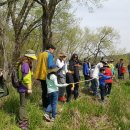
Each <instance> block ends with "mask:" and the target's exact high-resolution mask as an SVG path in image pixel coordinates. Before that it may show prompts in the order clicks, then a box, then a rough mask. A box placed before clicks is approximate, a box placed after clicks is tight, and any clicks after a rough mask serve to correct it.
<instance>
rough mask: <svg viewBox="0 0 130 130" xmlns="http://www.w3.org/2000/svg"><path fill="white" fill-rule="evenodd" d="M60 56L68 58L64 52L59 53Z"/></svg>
mask: <svg viewBox="0 0 130 130" xmlns="http://www.w3.org/2000/svg"><path fill="white" fill-rule="evenodd" d="M58 56H59V57H66V54H65V53H64V52H59V54H58Z"/></svg>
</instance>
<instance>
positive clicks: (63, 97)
mask: <svg viewBox="0 0 130 130" xmlns="http://www.w3.org/2000/svg"><path fill="white" fill-rule="evenodd" d="M58 101H60V102H66V98H65V96H61V97H59V99H58Z"/></svg>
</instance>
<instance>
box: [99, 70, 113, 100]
mask: <svg viewBox="0 0 130 130" xmlns="http://www.w3.org/2000/svg"><path fill="white" fill-rule="evenodd" d="M104 73H105V68H100V74H99V88H100V94H101V100H102V101H104V96H105V85H106V84H105V80H107V79H110V78H111V76H106V75H104Z"/></svg>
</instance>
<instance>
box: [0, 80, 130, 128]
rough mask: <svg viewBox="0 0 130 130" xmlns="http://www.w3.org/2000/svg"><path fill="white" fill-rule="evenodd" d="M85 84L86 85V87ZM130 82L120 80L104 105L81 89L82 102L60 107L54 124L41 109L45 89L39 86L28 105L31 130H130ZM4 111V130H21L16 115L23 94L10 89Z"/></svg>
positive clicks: (0, 126) (1, 113)
mask: <svg viewBox="0 0 130 130" xmlns="http://www.w3.org/2000/svg"><path fill="white" fill-rule="evenodd" d="M82 85H83V84H82ZM129 85H130V81H129V80H126V81H117V82H116V83H114V85H113V87H112V93H111V95H110V97H109V98H106V103H104V104H102V103H100V102H99V100H98V99H97V98H96V97H92V96H91V95H90V94H89V93H86V92H87V91H83V90H85V89H86V88H83V87H82V88H80V96H81V97H79V99H78V100H72V102H70V103H66V104H59V105H60V106H62V108H63V111H62V113H61V114H60V115H59V114H58V115H57V119H56V120H55V122H54V123H47V122H46V121H44V119H43V110H42V108H41V107H40V106H39V100H40V98H41V92H40V91H41V90H40V89H39V87H35V88H34V89H33V91H34V93H33V95H32V96H31V97H30V102H28V105H27V111H28V115H29V122H30V126H29V130H62V129H64V130H68V129H74V130H97V129H99V130H100V129H103V130H110V129H115V130H118V129H120V130H129V128H130V123H129V120H130V109H129V105H130V103H129V100H130V94H129V92H130V87H129ZM0 104H1V111H0V117H1V119H3V120H0V129H1V130H5V129H7V130H8V129H9V130H10V129H13V130H19V128H18V127H17V124H16V117H17V116H16V114H17V113H18V108H19V94H18V93H17V92H16V90H15V89H13V88H10V95H9V96H8V98H3V99H2V100H1V101H0Z"/></svg>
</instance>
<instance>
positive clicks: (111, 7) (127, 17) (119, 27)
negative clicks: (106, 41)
mask: <svg viewBox="0 0 130 130" xmlns="http://www.w3.org/2000/svg"><path fill="white" fill-rule="evenodd" d="M74 8H76V13H75V14H76V16H77V17H78V18H81V19H82V20H81V22H80V26H81V27H85V26H86V27H89V28H90V29H96V28H98V27H102V26H111V27H113V28H114V29H115V30H116V31H118V32H119V34H120V44H119V45H118V47H119V48H126V51H127V52H130V0H107V1H105V2H104V3H103V7H102V8H98V9H94V13H89V12H88V9H87V8H86V7H85V6H78V5H76V6H74Z"/></svg>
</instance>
